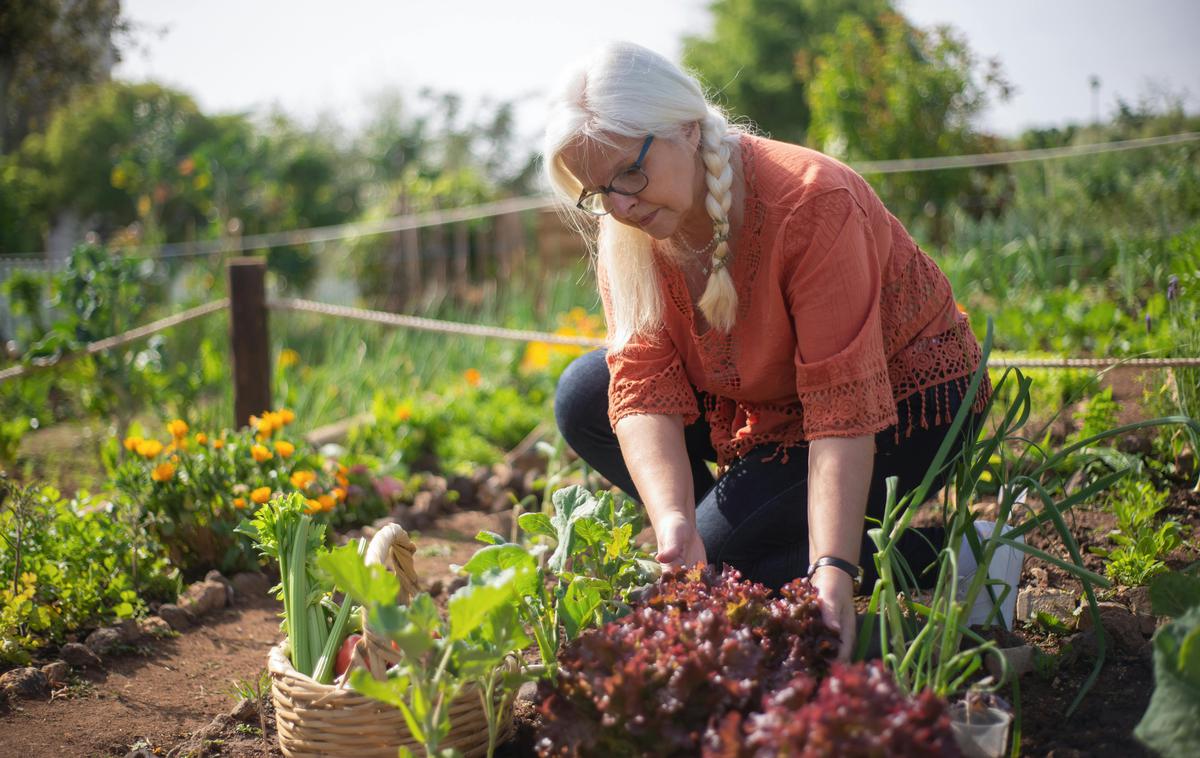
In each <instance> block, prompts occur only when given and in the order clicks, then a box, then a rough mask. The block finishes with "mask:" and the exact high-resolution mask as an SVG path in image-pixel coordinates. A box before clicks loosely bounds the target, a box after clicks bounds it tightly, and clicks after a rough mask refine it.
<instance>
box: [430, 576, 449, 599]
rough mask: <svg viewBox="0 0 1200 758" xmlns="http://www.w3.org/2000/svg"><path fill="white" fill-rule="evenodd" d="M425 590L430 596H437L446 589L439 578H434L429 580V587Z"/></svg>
mask: <svg viewBox="0 0 1200 758" xmlns="http://www.w3.org/2000/svg"><path fill="white" fill-rule="evenodd" d="M426 591H427V592H428V593H429V596H430V597H439V596H441V594H442V593H443V592H445V591H446V585H445V584H443V583H442V580H441V579H434V580H433V581H432V582H430V584H429V589H428V590H426Z"/></svg>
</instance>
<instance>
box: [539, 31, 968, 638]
mask: <svg viewBox="0 0 1200 758" xmlns="http://www.w3.org/2000/svg"><path fill="white" fill-rule="evenodd" d="M543 158H544V165H545V172H546V176H547V178H548V180H549V183H550V185H551V186H552V187H553V189H554V192H555V194H556V195H557V197H558V198H559V199H560V200H562V202H563V205H564V207H565V208H566V209H568V210H569V211H570V212H571V218H572V219H574V220H576V221H577V222H578V228H579V229H580V230H581V232H583V233H584V234H585V236H586V237H587V238H588V239H589V241H593V240H594V244H595V251H596V269H597V279H598V282H599V290H600V296H601V300H602V303H603V307H604V314H605V317H606V319H607V323H608V333H609V346H608V348H607V350H601V351H596V352H594V353H591V354H588V355H585V356H583V357H581V358H579V359H578V360H576V361H575V362H574V363H572V364H571V366H569V367H568V368H567V370H566V371H565V372H564V373H563V376H562V379H561V380H560V383H559V388H558V393H557V396H556V401H555V412H556V416H557V419H558V424H559V427H560V429H561V431H562V433H563V436H564V437H565V438H566V440H567V442H568V443H569V444H570V445H571V446H572V447H573V448H574V449H575V451H576V452H577V453H578V454H579V455H580V456H581V457H583V458H584V459H585V460H586V461H588V463H589V464H591V465H592V466H593V467H594V468H595V469H597V470H598V471H599V472H600V473H602V474H603V475H604V476H606V477H607V478H608V479H609V480H610V481H612V482H613V483H614V484H616V485H617V486H619V487H620V488H621V489H622V490H624V491H625V492H626V493H628V494H629V495H630V496H631V497H633V498H635V499H637V500H638V501H639V502H641V503H642V504H643V505H644V507H645V508H646V510H647V513H648V515H649V518H650V521H651V524H652V525H653V527H654V532H655V535H656V537H657V540H658V554H657V558H658V560H659V561H661V562H664V563H684V564H691V563H694V562H697V561H707V562H710V563H714V564H717V565H720V564H724V563H728V564H730V565H732V566H734V567H735V568H737V569H739V570H740V571H741V572H742V574H743V575H744V576H746V577H747V578H749V579H754V580H756V581H761V582H763V583H765V584H767V585H769V586H773V587H778V586H781V585H782V584H784V583H786V582H787V581H790V580H791V579H793V578H795V577H798V576H803V575H805V574H808V575H809V576H810V577H811V579H812V582H813V584H814V585H815V586H816V587H817V588H818V591H819V594H820V596H821V600H822V607H823V612H824V614H825V617H826V620H827V621H828V622H829V623H830V624H831V625H832V626H834V627H835V628H839V629H840V630H841V634H842V654H843V656H845V655H848V652H849V647H850V644H851V641H852V639H853V633H854V623H853V621H854V607H853V591H854V579H855V575H858V574H860V573H862V572H861V571H860V569H859V563H860V560H862V559H863V558H864V556H865V557H867V558H868V560H867V561H866V563H868V564H869V563H870V561H869V556H870V554H871V552H872V549H871V547H872V546H871V543H870V542H869V540H868V539H867V537H866V535H865V527H866V522H865V517H868V516H870V517H873V518H879V517H881V515H882V512H883V507H884V502H885V494H886V490H885V485H884V481H885V480H886V478H887V477H890V476H897V477H899V480H900V491H901V492H905V491H907V490H908V489H911V488H912V487H914V486H915V485H916V484H917V483H918V482H919V481H920V479H921V478H922V477H923V476H924V475H925V472H926V470H927V469H928V467H929V464H930V462H931V461H932V459H933V457H934V454H935V453H936V451H937V449H938V446H939V445H940V444H941V442H942V439H943V438H944V436H945V432H946V427H947V426H948V425H949V424H950V422H951V420H952V419H953V416H954V414H955V412H956V411H957V410H958V408H959V406H960V405H961V403H962V396H963V393H964V391H965V389H966V386H967V383H968V381H969V379H970V375H971V373H972V372H973V371H974V370H975V368H976V366H978V364H979V360H980V349H979V345H978V343H977V341H976V340H975V337H974V336H973V335H972V333H971V331H970V329H969V327H968V324H967V320H966V318H965V316H964V315H963V314H962V313H960V312H959V311H958V309H957V307H956V306H955V301H954V297H953V295H952V293H951V290H950V285H949V282H948V281H947V280H946V277H945V276H944V275H943V274H942V273H941V271H939V270H938V268H937V266H936V264H934V263H933V261H932V260H930V258H929V257H928V256H927V255H925V253H924V252H922V251H921V250H919V249H918V248H917V246H916V245H915V244H914V243H913V241H912V239H911V238H910V237H909V235H908V233H907V232H906V231H905V229H904V227H903V226H902V225H901V224H900V222H899V221H898V220H897V219H896V218H895V217H894V216H892V215H891V214H890V213H888V211H887V210H886V209H885V208H884V207H883V205H882V204H881V203H880V201H879V199H878V197H877V196H876V195H875V193H874V192H873V191H872V189H871V187H870V186H869V185H868V184H867V183H866V182H865V181H864V180H863V179H862V178H861V177H860V176H859V175H857V174H856V173H855V172H854V171H853V170H851V169H850V168H848V167H846V166H845V165H843V164H841V163H839V162H838V161H836V160H834V159H832V158H829V157H827V156H825V155H822V154H820V153H818V152H816V151H813V150H809V149H807V148H804V147H800V146H795V145H789V144H786V143H782V142H776V141H772V140H768V139H763V138H759V137H755V136H753V135H750V134H748V133H746V132H745V131H743V130H741V129H739V128H737V127H735V126H733V125H731V124H730V123H729V122H728V120H727V119H726V117H725V116H724V115H723V113H722V112H721V111H720V110H719V109H718V108H716V107H715V106H713V105H711V104H710V103H708V102H707V101H706V100H705V97H704V94H703V92H702V91H701V88H700V86H699V84H698V83H697V82H696V81H695V79H693V78H692V77H690V76H688V75H687V74H685V73H684V72H683V71H681V70H680V69H679V68H678V67H677V66H675V65H674V64H672V63H670V62H669V61H667V60H666V59H665V58H663V57H661V56H659V55H657V54H656V53H653V52H651V51H649V50H647V49H645V48H642V47H639V46H637V45H633V44H629V43H617V44H613V45H609V46H607V47H605V48H603V49H601V50H600V51H599V52H598V53H597V54H596V55H594V56H593V57H592V58H591V59H589V60H588V61H586V62H584V63H583V64H580V65H579V66H577V67H575V68H573V69H571V70H570V71H569V72H568V73H567V75H566V77H565V78H564V80H563V83H562V84H561V86H560V87H559V88H558V90H557V91H556V92H555V93H554V94H553V95H552V97H551V104H550V111H549V119H548V122H547V126H546V131H545V143H544V150H543ZM989 393H990V387H985V388H983V389H982V390H981V391H980V393H979V396H978V397H977V398H976V399H975V401H974V403H973V405H972V411H973V412H974V414H975V420H976V421H978V415H979V413H980V410H981V409H982V407H983V405H984V404H985V403H986V401H987V399H988V395H989ZM706 461H715V462H716V463H717V464H718V472H719V474H720V476H719V477H718V478H716V479H715V480H714V477H713V475H712V473H711V472H710V470H709V467H708V466H707V464H706ZM926 536H927V537H929V538H930V540H931V541H932V544H933V545H936V546H939V547H940V546H941V544H942V542H944V535H943V534H940V533H936V532H935V533H932V534H928V533H927V534H926ZM912 537H913V538H914V539H913V540H912V544H909V545H905V546H904V550H903V551H902V552H904V553H905V555H906V556H907V557H908V559H909V562H910V565H911V566H913V567H914V569H916V570H918V571H919V570H920V569H921V568H923V567H925V566H927V565H929V564H930V563H931V561H932V560H933V558H934V553H933V551H932V550H930V549H929V547H928V546H927V545H926V543H925V541H924V540H923V539H920V536H919V535H915V534H914V535H912ZM810 564H811V565H810ZM867 569H868V570H866V571H865V574H866V578H867V580H868V581H870V580H871V579H872V578H873V575H874V572H873V571H872V570H870V567H869V566H868V567H867ZM868 586H869V585H868Z"/></svg>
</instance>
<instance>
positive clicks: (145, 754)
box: [125, 747, 158, 758]
mask: <svg viewBox="0 0 1200 758" xmlns="http://www.w3.org/2000/svg"><path fill="white" fill-rule="evenodd" d="M125 758H158V756H157V755H155V754H154V751H153V750H151V749H150V748H148V747H135V748H133V749H132V750H130V751H129V752H128V753H126V754H125Z"/></svg>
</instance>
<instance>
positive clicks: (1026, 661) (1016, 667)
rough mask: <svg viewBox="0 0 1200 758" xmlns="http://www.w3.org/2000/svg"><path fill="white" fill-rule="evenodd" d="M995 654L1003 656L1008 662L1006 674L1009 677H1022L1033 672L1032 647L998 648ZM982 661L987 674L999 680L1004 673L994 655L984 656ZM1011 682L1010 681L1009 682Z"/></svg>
mask: <svg viewBox="0 0 1200 758" xmlns="http://www.w3.org/2000/svg"><path fill="white" fill-rule="evenodd" d="M997 652H999V653H1000V655H1002V656H1004V659H1005V660H1006V661H1007V662H1008V673H1009V676H1011V677H1017V678H1019V677H1022V676H1024V675H1025V674H1028V673H1029V672H1030V671H1033V647H1032V646H1030V645H1018V646H1017V647H1005V648H1000V649H999V650H998V651H997ZM984 661H985V662H986V664H987V669H988V672H990V673H991V675H992V676H994V677H996V679H1000V677H1001V676H1002V675H1003V673H1004V671H1003V669H1002V668H1001V666H1000V661H999V660H998V659H997V658H996V656H994V655H985V656H984ZM1009 681H1011V679H1010V680H1009Z"/></svg>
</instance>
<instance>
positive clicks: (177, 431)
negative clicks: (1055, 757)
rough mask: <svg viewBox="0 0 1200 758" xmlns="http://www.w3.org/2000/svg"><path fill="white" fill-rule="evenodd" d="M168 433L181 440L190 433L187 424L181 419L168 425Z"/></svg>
mask: <svg viewBox="0 0 1200 758" xmlns="http://www.w3.org/2000/svg"><path fill="white" fill-rule="evenodd" d="M167 431H168V432H170V433H171V436H172V437H174V438H175V439H179V438H180V437H182V436H184V435H185V434H187V433H188V425H187V422H186V421H184V420H183V419H181V418H177V419H175V420H174V421H171V422H170V423H168V424H167Z"/></svg>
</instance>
